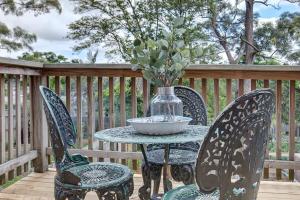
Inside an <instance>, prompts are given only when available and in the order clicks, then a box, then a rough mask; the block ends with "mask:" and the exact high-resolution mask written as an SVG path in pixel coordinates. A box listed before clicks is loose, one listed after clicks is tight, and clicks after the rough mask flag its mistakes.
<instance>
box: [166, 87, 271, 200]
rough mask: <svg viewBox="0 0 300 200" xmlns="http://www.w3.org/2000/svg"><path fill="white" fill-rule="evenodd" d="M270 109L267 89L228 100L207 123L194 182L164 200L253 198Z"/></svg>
mask: <svg viewBox="0 0 300 200" xmlns="http://www.w3.org/2000/svg"><path fill="white" fill-rule="evenodd" d="M273 110H274V93H273V92H272V91H271V90H270V89H263V90H256V91H252V92H250V93H248V94H246V95H244V96H242V97H239V98H238V99H236V100H235V101H234V102H232V103H231V104H230V105H229V106H228V107H227V108H226V109H225V111H224V112H223V113H222V114H221V115H219V117H218V118H217V119H216V121H215V122H214V124H213V125H212V126H211V127H210V130H209V133H208V135H207V136H206V138H205V140H204V142H203V143H202V145H201V149H200V151H199V154H198V158H197V165H196V182H197V185H198V186H197V185H195V184H192V185H188V186H181V187H178V188H176V189H173V190H170V191H169V192H167V193H166V194H165V196H164V198H163V199H164V200H168V199H171V200H176V199H182V200H183V199H185V200H186V199H189V200H192V199H197V200H200V199H205V200H209V199H215V200H218V199H220V200H254V199H256V197H257V191H258V188H259V183H260V177H261V173H262V171H263V163H264V155H265V150H266V147H267V139H268V133H269V129H270V125H271V117H272V112H273Z"/></svg>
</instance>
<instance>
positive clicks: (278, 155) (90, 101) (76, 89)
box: [0, 58, 300, 183]
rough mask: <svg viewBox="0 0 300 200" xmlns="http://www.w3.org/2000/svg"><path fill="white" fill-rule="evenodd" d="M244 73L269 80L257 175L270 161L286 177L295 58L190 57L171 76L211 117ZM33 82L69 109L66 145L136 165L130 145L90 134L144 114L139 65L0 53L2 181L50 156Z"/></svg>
mask: <svg viewBox="0 0 300 200" xmlns="http://www.w3.org/2000/svg"><path fill="white" fill-rule="evenodd" d="M246 79H250V80H251V81H250V82H249V81H248V83H249V84H248V85H249V86H250V89H251V90H254V89H256V88H257V89H258V88H262V87H271V88H273V89H274V91H275V93H276V114H275V115H274V120H273V126H274V127H275V134H274V136H273V140H272V141H271V142H273V145H274V146H275V147H274V148H271V150H272V152H267V153H268V155H267V160H266V161H265V167H266V168H265V172H264V176H265V177H268V174H269V172H268V169H269V168H276V172H277V173H276V176H277V178H278V179H281V176H282V174H283V173H282V170H285V171H286V170H288V174H289V179H290V180H294V171H295V170H300V162H299V161H295V155H296V154H295V153H296V137H295V133H296V108H297V107H296V105H297V106H299V104H300V99H297V100H296V97H297V98H299V96H297V93H296V91H297V90H299V89H298V87H299V83H300V82H299V81H300V66H265V65H264V66H257V65H248V66H242V65H191V66H190V67H189V68H188V69H187V70H186V73H185V77H184V78H183V79H180V80H179V81H178V84H183V85H188V86H190V87H192V88H195V89H196V90H197V91H198V92H199V93H201V95H202V96H203V98H204V100H205V102H206V103H207V107H208V111H209V121H210V122H212V120H213V119H214V118H215V117H216V116H217V115H218V114H219V113H220V112H221V111H222V110H223V109H224V107H225V106H226V105H227V104H228V103H229V102H231V101H232V100H233V99H234V98H236V97H237V96H240V95H242V94H243V93H244V92H245V91H246V90H247V84H246V85H245V84H244V83H245V81H244V80H246ZM246 83H247V82H246ZM40 84H43V85H47V86H48V87H50V88H51V89H53V90H55V92H56V93H57V94H59V95H60V96H61V97H62V99H63V100H64V101H65V103H66V105H67V108H68V110H69V111H70V113H71V116H72V118H73V120H74V122H75V124H76V128H77V138H78V140H77V145H76V149H72V150H70V151H71V152H74V153H75V152H76V153H82V154H84V155H86V156H88V157H90V159H91V160H94V161H96V160H103V159H104V160H110V161H113V162H120V163H123V164H127V165H129V166H131V167H132V168H133V169H134V170H139V165H140V164H141V159H142V156H141V153H140V152H139V149H138V148H137V146H135V145H130V144H129V145H121V144H113V143H111V144H108V143H102V142H98V141H96V140H95V139H94V138H93V134H94V132H95V131H97V130H101V129H104V128H109V127H115V126H124V125H126V119H128V118H132V117H136V116H143V115H145V113H146V111H147V109H148V105H149V99H150V98H151V96H152V94H153V93H154V91H155V88H152V87H150V84H149V83H148V82H147V81H146V80H145V79H143V78H142V74H141V72H139V71H132V70H131V68H130V65H127V64H95V65H88V64H45V65H42V64H39V63H31V62H23V61H17V60H10V59H2V58H0V89H1V90H0V94H1V95H0V97H1V98H0V116H1V120H0V130H1V133H0V147H1V148H0V175H2V176H1V180H2V183H3V182H5V180H7V179H10V178H12V177H13V176H14V173H17V174H22V173H24V171H25V172H26V171H28V168H29V167H28V164H27V163H31V161H32V160H34V162H33V163H34V169H35V171H37V172H43V171H45V170H46V169H47V166H48V164H49V162H51V157H50V156H51V154H52V152H51V146H50V142H49V137H48V131H47V125H46V121H45V116H44V113H43V108H42V104H41V98H40V95H39V91H38V86H39V85H40ZM286 104H288V105H286ZM26 105H27V106H26ZM286 108H288V109H286ZM298 120H299V119H298ZM282 123H286V124H288V126H289V134H288V136H285V134H283V133H282V127H281V126H282ZM286 139H287V141H286ZM283 143H286V144H287V146H288V149H287V152H283V150H282V144H283ZM273 150H274V151H273ZM286 153H287V157H286V158H285V157H283V155H284V156H285V155H286ZM298 153H300V152H298ZM273 155H274V156H273ZM24 165H25V167H24Z"/></svg>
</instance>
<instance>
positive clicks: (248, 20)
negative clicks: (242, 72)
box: [244, 0, 255, 92]
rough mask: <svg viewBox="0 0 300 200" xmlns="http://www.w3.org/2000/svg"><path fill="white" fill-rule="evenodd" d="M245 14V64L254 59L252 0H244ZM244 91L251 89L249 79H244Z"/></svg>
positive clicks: (250, 62) (251, 62)
mask: <svg viewBox="0 0 300 200" xmlns="http://www.w3.org/2000/svg"><path fill="white" fill-rule="evenodd" d="M245 3H246V15H245V40H246V44H245V64H253V60H254V54H255V50H254V48H253V47H254V41H253V6H254V0H245ZM244 88H245V92H249V91H250V90H251V81H250V80H244Z"/></svg>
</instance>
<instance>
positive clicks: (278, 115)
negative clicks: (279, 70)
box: [276, 80, 282, 180]
mask: <svg viewBox="0 0 300 200" xmlns="http://www.w3.org/2000/svg"><path fill="white" fill-rule="evenodd" d="M281 103H282V81H281V80H277V81H276V159H277V160H280V159H281V114H282V109H281V108H282V107H281ZM276 178H277V179H278V180H279V179H281V169H276Z"/></svg>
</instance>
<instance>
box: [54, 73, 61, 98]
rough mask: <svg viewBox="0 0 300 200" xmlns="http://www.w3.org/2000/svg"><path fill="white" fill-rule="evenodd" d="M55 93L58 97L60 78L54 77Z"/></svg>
mask: <svg viewBox="0 0 300 200" xmlns="http://www.w3.org/2000/svg"><path fill="white" fill-rule="evenodd" d="M55 93H56V94H57V95H58V96H60V77H59V76H55Z"/></svg>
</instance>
